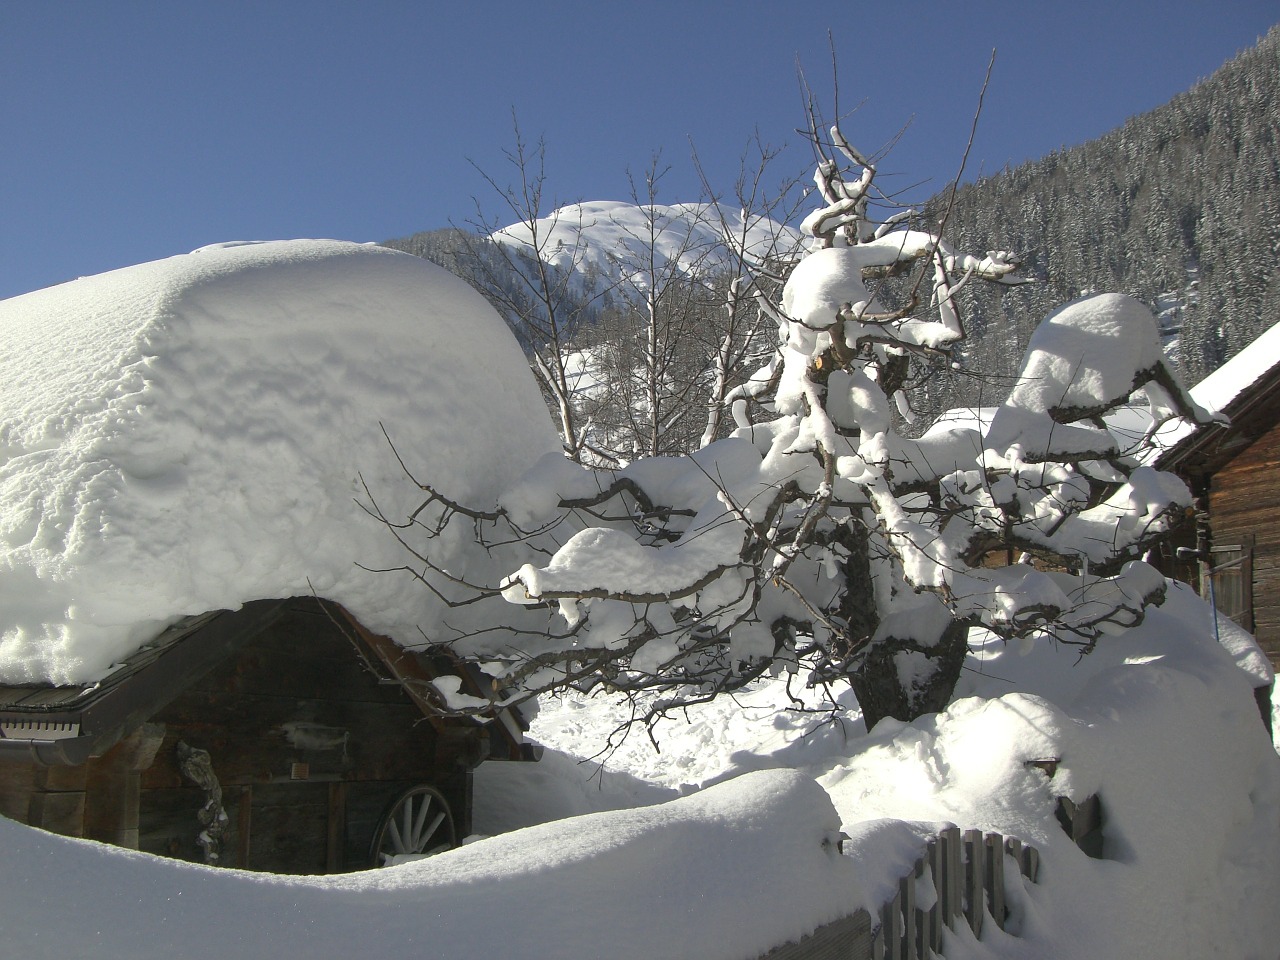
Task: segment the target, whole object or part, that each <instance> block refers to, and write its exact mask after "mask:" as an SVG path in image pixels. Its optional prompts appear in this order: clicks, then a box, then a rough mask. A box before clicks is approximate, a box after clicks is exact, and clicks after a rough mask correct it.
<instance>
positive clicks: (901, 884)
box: [898, 862, 920, 960]
mask: <svg viewBox="0 0 1280 960" xmlns="http://www.w3.org/2000/svg"><path fill="white" fill-rule="evenodd" d="M919 869H920V864H919V863H918V862H917V863H916V865H915V866H914V867H912V868H911V872H910V873H909V874H907V875H906V876H905V877H903V878H902V879H901V880H899V881H898V899H899V900H900V901H901V902H902V956H903V958H904V960H920V953H919V951H918V947H917V945H916V944H917V940H916V871H917V870H919Z"/></svg>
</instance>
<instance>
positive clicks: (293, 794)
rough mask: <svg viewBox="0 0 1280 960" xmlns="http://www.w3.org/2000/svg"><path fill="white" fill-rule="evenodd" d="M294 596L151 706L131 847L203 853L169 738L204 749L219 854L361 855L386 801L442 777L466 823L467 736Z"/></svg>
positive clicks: (193, 790)
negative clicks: (219, 812) (220, 811)
mask: <svg viewBox="0 0 1280 960" xmlns="http://www.w3.org/2000/svg"><path fill="white" fill-rule="evenodd" d="M299 606H300V608H301V609H299V610H295V611H294V612H292V613H290V614H289V615H286V617H285V618H283V619H282V620H281V621H280V622H279V623H278V624H276V625H275V626H274V627H273V628H272V629H271V630H270V631H268V632H267V633H265V634H263V635H262V636H260V637H258V638H256V639H254V640H253V641H251V642H250V643H249V644H248V645H246V646H245V647H244V648H242V649H241V650H240V651H239V652H238V653H237V654H236V655H235V656H234V657H232V658H231V659H230V660H228V661H227V662H225V663H223V664H222V665H220V666H219V667H217V668H216V669H214V670H213V671H212V672H211V673H210V674H209V675H208V676H207V677H205V678H203V679H202V680H200V681H198V682H197V683H196V684H194V685H193V686H192V687H191V688H190V689H188V690H187V691H186V692H184V693H183V694H182V695H181V696H180V697H178V698H177V699H176V700H175V701H174V702H173V703H171V704H170V705H169V706H168V707H166V708H165V709H164V710H162V711H161V712H160V713H159V714H158V715H157V716H156V717H155V720H156V722H157V723H163V725H164V728H165V735H164V741H163V743H162V744H161V745H160V747H159V749H158V751H157V752H156V755H155V762H154V763H153V764H152V765H151V766H150V767H149V769H147V770H145V771H144V772H143V773H142V777H141V815H140V820H139V824H138V828H139V831H138V846H139V847H140V848H141V849H142V850H145V851H148V852H151V853H157V854H162V855H165V856H172V857H177V858H180V859H187V860H197V861H198V860H200V859H202V856H203V852H202V851H201V849H200V848H199V846H198V845H197V843H196V836H197V834H198V832H199V825H198V823H197V821H196V819H195V815H196V811H198V810H199V809H200V807H201V806H202V804H203V803H204V801H205V796H204V793H203V791H202V790H200V789H199V788H197V787H196V786H195V785H194V784H192V783H191V781H190V780H188V779H187V778H186V777H184V776H183V774H182V772H181V770H180V769H179V764H178V757H177V743H178V742H179V741H182V742H185V743H187V744H189V745H190V746H191V747H194V748H197V749H201V750H206V751H208V752H209V755H210V759H211V762H212V767H213V772H214V774H215V775H216V776H217V778H218V782H219V784H220V786H221V789H222V801H223V807H224V809H225V811H226V813H227V816H228V821H227V824H226V830H225V833H224V836H223V841H222V845H221V846H222V850H221V855H220V860H219V863H221V864H222V865H225V866H235V867H242V868H247V869H251V870H270V871H275V872H281V873H326V872H333V871H336V870H351V869H359V868H361V867H364V866H367V865H368V847H369V844H370V842H371V840H372V836H373V832H374V829H375V826H376V823H377V821H378V819H379V818H380V817H381V815H382V813H383V812H384V810H385V808H386V806H387V804H389V803H390V802H391V801H392V800H393V799H394V798H395V797H396V796H397V795H398V794H399V793H400V792H401V791H403V790H405V789H407V788H408V787H410V786H413V785H416V784H420V783H430V784H433V785H435V786H436V787H437V788H439V789H441V790H442V792H444V793H445V795H446V798H447V799H448V800H449V801H450V805H451V806H452V807H454V808H455V813H456V815H458V816H459V817H460V818H461V819H463V820H464V822H463V823H459V825H458V826H459V828H460V829H469V824H467V823H465V817H463V816H462V815H463V814H464V811H465V806H466V804H467V803H468V802H469V800H470V796H469V787H470V780H469V777H468V776H467V773H468V765H469V764H471V763H473V762H474V760H475V758H474V757H469V756H466V755H465V754H466V751H467V750H468V749H470V750H472V751H474V750H475V749H477V743H476V738H475V737H474V735H473V736H472V737H471V738H470V739H469V740H468V738H467V737H466V736H463V737H460V738H459V737H450V736H448V735H447V733H446V734H445V735H441V734H439V733H438V732H437V731H436V730H435V729H434V728H433V727H432V725H431V724H430V723H427V722H426V721H424V720H423V718H422V714H421V712H420V711H419V710H418V709H417V707H415V706H414V705H413V704H412V703H411V702H410V700H409V698H408V697H407V696H406V694H405V693H404V691H403V689H402V688H401V687H400V686H399V685H398V684H394V683H386V682H382V681H380V678H379V677H378V675H377V674H376V673H375V672H374V671H373V670H372V669H371V668H370V666H369V664H367V663H366V662H365V661H364V659H363V658H362V657H361V656H360V655H359V653H358V652H357V651H356V649H355V647H354V646H353V645H352V643H351V641H350V640H349V639H348V638H347V637H346V636H344V635H343V634H342V633H341V632H340V631H339V630H338V629H337V628H336V627H335V625H334V624H333V622H332V621H331V620H330V619H329V618H328V617H327V616H325V614H324V613H323V612H322V611H320V610H319V608H318V606H317V607H315V608H314V611H310V610H308V609H307V607H306V606H305V605H304V604H302V603H301V602H300V603H299ZM338 785H341V789H338Z"/></svg>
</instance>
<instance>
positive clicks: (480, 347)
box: [0, 240, 557, 683]
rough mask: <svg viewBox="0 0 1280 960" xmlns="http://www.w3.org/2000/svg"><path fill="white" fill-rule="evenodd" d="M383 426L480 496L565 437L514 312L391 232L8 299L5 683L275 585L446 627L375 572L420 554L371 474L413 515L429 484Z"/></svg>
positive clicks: (217, 251)
mask: <svg viewBox="0 0 1280 960" xmlns="http://www.w3.org/2000/svg"><path fill="white" fill-rule="evenodd" d="M380 424H383V425H385V427H386V430H387V431H388V433H389V434H390V436H391V438H392V440H393V441H394V443H395V445H396V448H397V449H398V450H399V452H400V454H401V456H403V457H404V459H405V463H406V465H407V467H408V468H409V469H410V470H412V471H413V472H414V474H415V475H416V476H417V477H419V478H420V479H423V480H426V481H429V482H431V483H432V484H433V485H435V486H436V487H437V488H439V489H440V490H441V491H442V492H444V493H445V494H447V495H449V496H452V497H455V498H458V499H461V500H465V501H467V502H469V503H481V504H482V503H486V502H487V503H492V502H493V501H494V499H495V497H496V495H497V493H498V491H499V490H500V489H501V487H502V486H503V485H504V484H505V483H506V482H507V481H508V480H509V479H510V478H511V476H512V475H514V474H516V473H518V472H519V471H520V470H521V469H522V468H523V467H524V466H525V465H527V464H529V463H532V462H533V461H534V460H535V459H536V458H537V457H539V456H541V455H542V454H544V453H546V452H548V451H550V450H554V449H556V448H557V441H556V437H555V434H554V431H553V429H552V426H551V423H550V419H549V417H548V416H547V414H546V410H545V407H544V405H543V402H542V399H541V397H540V395H539V393H538V390H537V388H536V386H535V384H534V383H533V381H532V378H531V377H530V375H529V373H528V368H527V366H526V364H525V361H524V358H523V356H522V355H521V353H520V350H519V348H518V347H517V345H516V343H515V341H514V339H513V338H512V337H511V336H510V334H509V333H508V331H507V330H506V328H505V327H504V325H503V324H502V321H501V320H500V319H499V318H498V316H497V315H496V314H495V313H494V311H493V310H492V309H491V308H490V307H489V306H488V305H487V304H486V303H485V302H484V300H483V299H482V298H481V297H480V296H479V295H478V294H477V293H475V291H473V290H472V289H471V288H470V287H468V286H467V285H466V284H465V283H464V282H463V281H461V280H459V279H457V278H456V277H453V276H452V275H450V274H448V273H446V272H445V271H444V270H442V269H440V268H438V267H436V266H434V265H432V264H429V263H427V262H425V261H423V260H420V259H417V258H415V257H410V256H407V255H405V254H401V253H396V252H393V251H390V250H387V249H384V248H381V247H377V246H373V245H360V244H353V243H342V242H337V241H313V240H294V241H283V242H273V243H263V244H232V245H220V246H215V247H207V248H203V249H201V250H197V251H196V252H194V253H191V254H187V255H184V256H177V257H172V258H169V259H166V260H161V261H157V262H154V263H146V264H141V265H139V266H134V267H128V268H125V269H123V270H116V271H113V272H111V273H107V274H102V275H100V276H95V277H87V278H83V279H80V280H76V281H74V282H71V283H67V284H63V285H61V286H57V287H52V288H50V289H47V290H41V291H37V292H35V293H31V294H27V295H26V296H21V297H16V298H14V299H11V300H6V301H3V302H0V682H41V681H51V682H54V683H77V682H84V681H92V680H95V679H97V678H100V677H101V676H102V675H103V674H104V673H105V672H107V671H108V670H109V668H110V667H111V665H112V664H113V663H115V662H117V661H118V660H119V659H120V658H122V657H124V656H126V655H127V654H129V653H130V652H131V651H132V650H133V649H135V648H136V647H137V646H138V645H139V644H140V643H142V642H144V641H145V640H147V639H149V638H150V636H151V635H153V634H154V633H155V632H156V631H157V629H159V627H160V626H161V625H163V624H164V623H165V622H166V621H168V620H170V619H172V618H174V617H178V616H182V615H189V614H198V613H202V612H204V611H207V610H213V609H220V608H235V607H238V606H239V605H241V604H242V603H244V602H247V601H249V600H254V599H259V598H268V597H286V596H291V595H307V594H310V593H312V592H314V593H315V594H317V595H319V596H323V597H327V598H329V599H332V600H335V601H337V602H339V603H342V604H344V605H345V606H347V607H348V608H349V609H350V610H351V611H352V612H353V613H355V614H356V616H358V617H359V618H360V619H361V620H362V621H363V622H364V623H365V624H366V625H367V626H369V627H370V628H372V629H374V630H377V631H381V632H385V633H388V634H390V635H391V636H393V637H401V638H412V639H418V638H419V636H420V635H419V634H418V633H417V628H418V627H419V626H421V627H422V628H423V629H425V630H427V631H428V632H429V631H430V630H431V628H432V625H433V624H434V623H435V621H436V618H437V616H438V611H437V610H436V609H434V608H433V606H432V604H433V601H432V600H431V598H430V594H429V592H428V591H427V590H425V589H424V588H422V587H421V586H420V585H416V584H414V583H413V581H412V580H411V578H409V577H407V576H405V575H403V574H399V575H397V574H387V573H371V572H367V571H366V570H364V569H362V568H361V566H358V564H359V565H363V566H365V567H370V568H385V567H401V566H403V564H404V563H405V561H406V555H405V553H404V550H403V548H402V547H401V546H400V545H399V544H398V543H397V542H396V541H395V539H394V537H392V536H391V535H390V533H389V532H388V531H387V529H386V528H385V527H384V526H383V525H382V524H380V523H379V522H378V521H377V520H374V519H372V518H371V517H370V516H369V515H368V514H367V513H366V512H365V511H364V510H363V509H361V507H360V506H359V505H358V503H357V501H367V497H366V494H365V491H364V486H363V483H367V484H368V488H369V491H370V493H371V494H372V496H373V497H374V498H376V500H377V503H378V505H379V506H380V507H381V508H382V509H384V510H385V511H386V514H387V515H388V516H389V517H392V518H396V519H400V518H402V517H403V516H404V515H405V513H406V512H407V510H408V509H410V508H411V506H412V505H414V504H416V503H417V502H418V501H419V500H420V499H421V496H422V495H421V493H420V491H418V490H417V488H416V487H414V485H413V484H412V483H411V482H410V480H409V479H408V478H407V477H406V476H405V474H404V472H403V470H402V468H401V466H400V464H399V463H398V462H397V459H396V456H395V453H394V452H393V450H392V449H391V447H390V446H389V445H388V443H387V440H386V439H385V438H384V437H383V435H382V433H381V431H380V428H379V425H380ZM362 478H363V483H362ZM441 546H442V547H444V548H445V549H446V551H447V553H446V554H445V555H442V556H441V559H442V561H443V562H445V563H448V564H450V565H451V570H452V572H454V573H457V574H465V573H467V572H472V573H476V572H477V571H476V568H475V564H477V563H479V562H480V559H479V558H478V557H476V556H474V555H473V554H474V552H475V551H474V550H473V549H472V548H470V547H468V545H466V544H464V543H462V542H461V541H457V542H446V543H443V544H441ZM469 551H470V552H469ZM486 572H487V571H486Z"/></svg>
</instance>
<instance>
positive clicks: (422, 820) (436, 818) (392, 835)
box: [371, 784, 458, 867]
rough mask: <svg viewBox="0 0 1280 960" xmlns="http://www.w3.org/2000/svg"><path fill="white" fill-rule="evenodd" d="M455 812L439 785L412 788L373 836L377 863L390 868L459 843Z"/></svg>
mask: <svg viewBox="0 0 1280 960" xmlns="http://www.w3.org/2000/svg"><path fill="white" fill-rule="evenodd" d="M457 843H458V841H457V838H456V837H455V835H454V831H453V814H452V813H451V812H450V811H449V804H448V802H447V801H446V800H445V798H444V796H443V795H442V794H441V793H440V791H439V790H437V789H436V788H435V787H428V786H426V785H425V784H424V785H421V786H417V787H410V788H409V789H408V790H406V791H405V792H404V793H402V794H400V796H398V797H397V798H396V799H395V801H394V802H393V803H392V804H391V806H390V807H388V808H387V812H386V813H385V814H383V815H382V819H381V820H379V821H378V829H377V832H375V833H374V835H373V856H372V858H371V859H372V860H373V865H374V866H375V867H389V866H392V865H393V864H397V863H407V862H409V861H410V860H421V859H422V858H423V857H429V856H432V855H433V854H437V853H443V852H444V851H445V850H452V849H453V848H454V847H455V846H457Z"/></svg>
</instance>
